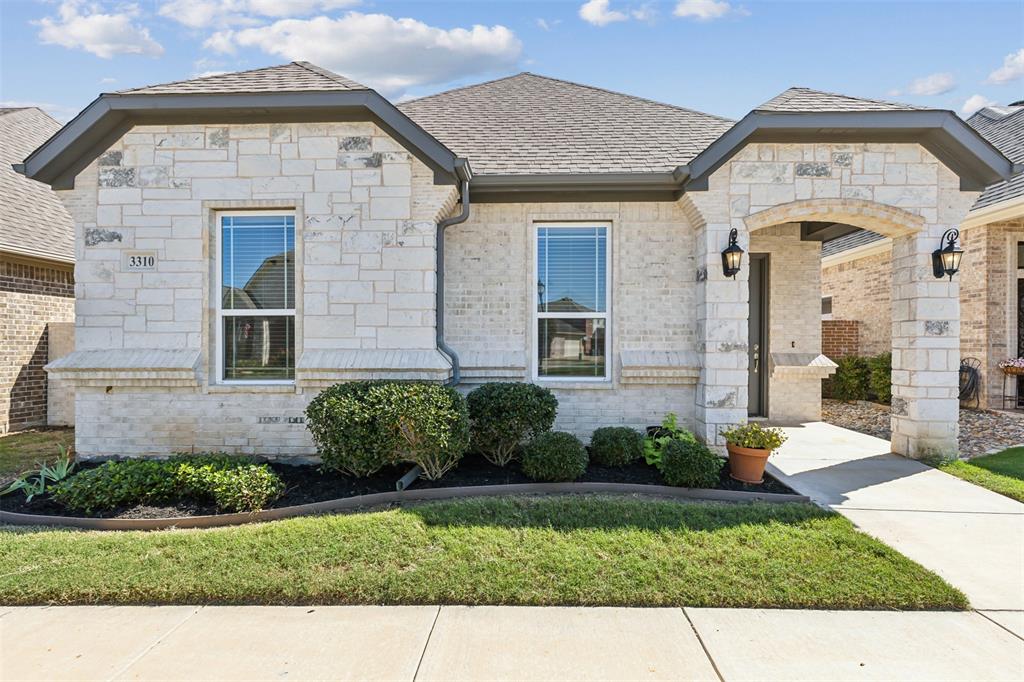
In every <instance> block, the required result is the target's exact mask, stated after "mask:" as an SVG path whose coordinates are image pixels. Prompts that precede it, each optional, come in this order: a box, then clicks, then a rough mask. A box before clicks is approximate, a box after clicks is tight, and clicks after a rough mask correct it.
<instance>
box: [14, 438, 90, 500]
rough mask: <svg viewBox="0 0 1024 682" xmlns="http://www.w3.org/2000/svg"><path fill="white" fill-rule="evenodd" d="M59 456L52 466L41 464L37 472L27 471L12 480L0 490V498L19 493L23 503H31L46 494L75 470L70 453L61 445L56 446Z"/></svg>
mask: <svg viewBox="0 0 1024 682" xmlns="http://www.w3.org/2000/svg"><path fill="white" fill-rule="evenodd" d="M57 448H58V449H59V450H60V454H59V455H58V456H57V460H56V461H55V462H54V463H53V464H52V465H49V464H45V463H43V464H41V465H40V467H39V469H38V471H29V472H27V473H25V474H23V475H22V476H21V477H19V478H17V479H16V480H14V481H13V482H12V483H11V484H10V485H9V486H7V487H6V488H4V489H3V490H0V496H2V495H9V494H10V493H15V492H18V491H20V492H21V493H22V494H23V495H24V496H25V502H31V501H32V499H33V498H34V497H37V496H39V495H42V494H44V493H46V490H47V488H48V487H51V486H53V485H54V484H57V483H60V482H61V481H63V480H64V479H65V478H67V477H68V476H69V475H70V474H71V472H72V471H74V469H75V462H74V460H73V459H72V458H71V451H70V450H69V449H67V448H65V447H64V446H63V445H58V446H57Z"/></svg>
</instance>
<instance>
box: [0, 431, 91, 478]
mask: <svg viewBox="0 0 1024 682" xmlns="http://www.w3.org/2000/svg"><path fill="white" fill-rule="evenodd" d="M74 444H75V430H74V429H67V428H52V429H33V430H31V431H21V432H19V433H12V434H10V435H7V436H0V482H2V481H6V480H10V479H13V478H15V477H17V476H18V475H19V474H22V473H24V472H25V471H28V470H29V469H38V468H39V464H40V463H43V462H51V461H53V460H55V459H57V456H58V455H59V454H60V450H59V448H58V446H59V445H63V446H64V447H66V448H70V447H72V446H73V445H74Z"/></svg>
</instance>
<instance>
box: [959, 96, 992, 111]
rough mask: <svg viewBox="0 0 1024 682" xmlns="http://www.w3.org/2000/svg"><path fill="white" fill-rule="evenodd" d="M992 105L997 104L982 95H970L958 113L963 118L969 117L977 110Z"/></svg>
mask: <svg viewBox="0 0 1024 682" xmlns="http://www.w3.org/2000/svg"><path fill="white" fill-rule="evenodd" d="M994 104H997V102H996V101H995V100H991V99H989V98H988V97H985V96H984V95H971V96H970V97H968V98H967V100H966V101H965V102H964V104H963V106H962V107H960V113H961V114H963V115H964V116H970V115H971V114H973V113H974V112H975V111H977V110H978V109H983V108H985V107H990V106H992V105H994Z"/></svg>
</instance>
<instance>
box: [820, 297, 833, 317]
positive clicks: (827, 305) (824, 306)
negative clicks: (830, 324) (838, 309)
mask: <svg viewBox="0 0 1024 682" xmlns="http://www.w3.org/2000/svg"><path fill="white" fill-rule="evenodd" d="M821 314H822V315H832V297H831V296H822V297H821Z"/></svg>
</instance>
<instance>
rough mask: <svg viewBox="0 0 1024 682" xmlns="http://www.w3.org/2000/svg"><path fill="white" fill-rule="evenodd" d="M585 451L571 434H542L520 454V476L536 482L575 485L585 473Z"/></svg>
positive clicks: (550, 432) (555, 432) (551, 432)
mask: <svg viewBox="0 0 1024 682" xmlns="http://www.w3.org/2000/svg"><path fill="white" fill-rule="evenodd" d="M587 461H588V458H587V450H586V448H584V447H583V443H581V442H580V441H579V439H578V438H577V437H576V436H574V435H572V434H571V433H565V432H564V431H548V432H547V433H542V434H540V435H539V436H537V437H536V438H534V439H533V440H532V441H530V443H529V444H527V446H526V448H525V449H524V451H523V473H524V474H526V475H527V476H529V477H530V478H532V479H533V480H535V481H575V480H576V479H577V478H579V477H580V476H582V475H583V472H584V471H586V470H587Z"/></svg>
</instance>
